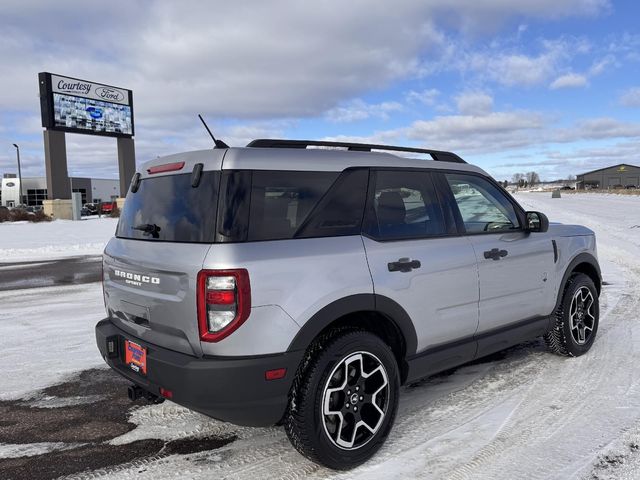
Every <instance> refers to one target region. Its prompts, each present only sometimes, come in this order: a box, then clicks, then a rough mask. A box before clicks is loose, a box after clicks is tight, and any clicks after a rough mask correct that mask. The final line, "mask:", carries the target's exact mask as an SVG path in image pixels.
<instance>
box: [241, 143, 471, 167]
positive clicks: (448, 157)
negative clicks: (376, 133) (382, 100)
mask: <svg viewBox="0 0 640 480" xmlns="http://www.w3.org/2000/svg"><path fill="white" fill-rule="evenodd" d="M310 146H311V147H342V148H346V149H347V150H353V151H357V152H370V151H371V150H386V151H392V152H408V153H425V154H427V155H431V158H432V159H433V160H436V161H439V162H455V163H467V162H465V161H464V160H463V159H462V158H460V157H459V156H458V155H456V154H455V153H452V152H445V151H441V150H427V149H425V148H413V147H397V146H394V145H375V144H372V143H350V142H329V141H323V140H283V139H272V138H260V139H257V140H253V141H252V142H250V143H249V144H248V145H247V147H251V148H300V149H305V148H307V147H310Z"/></svg>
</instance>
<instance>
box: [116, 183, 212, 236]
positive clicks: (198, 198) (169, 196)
mask: <svg viewBox="0 0 640 480" xmlns="http://www.w3.org/2000/svg"><path fill="white" fill-rule="evenodd" d="M219 180H220V173H219V172H211V171H209V172H203V173H202V178H201V179H200V183H199V184H198V186H197V187H195V188H194V187H192V186H191V173H186V174H181V175H166V176H161V177H152V178H146V179H144V180H141V181H140V186H139V188H138V190H137V191H136V192H135V193H134V192H132V191H129V193H128V194H127V200H126V202H125V204H124V208H123V209H122V212H121V214H120V222H119V223H118V230H117V233H116V236H117V237H119V238H129V239H135V240H151V241H160V242H192V243H213V241H214V239H215V224H216V207H217V198H218V183H219Z"/></svg>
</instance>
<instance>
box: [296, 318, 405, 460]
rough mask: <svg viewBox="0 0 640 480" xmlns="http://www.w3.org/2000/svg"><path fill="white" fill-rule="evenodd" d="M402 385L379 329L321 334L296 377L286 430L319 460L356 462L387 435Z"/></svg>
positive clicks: (304, 452)
mask: <svg viewBox="0 0 640 480" xmlns="http://www.w3.org/2000/svg"><path fill="white" fill-rule="evenodd" d="M399 385H400V378H399V374H398V366H397V362H396V359H395V356H394V355H393V352H392V351H391V349H390V348H389V346H388V345H387V344H385V343H384V342H383V341H382V340H381V339H380V338H379V337H377V336H376V335H374V334H372V333H369V332H366V331H361V330H346V331H345V330H342V331H333V332H330V333H329V334H327V335H323V336H322V337H321V338H319V339H318V340H317V341H316V342H314V344H313V345H312V346H311V347H310V348H309V350H308V352H307V355H306V357H305V360H303V364H302V365H301V367H300V369H299V370H298V373H297V376H296V379H295V380H294V383H293V387H292V389H291V393H290V396H289V408H288V410H287V413H286V414H285V419H284V427H285V431H286V432H287V436H288V437H289V440H290V441H291V443H292V445H293V446H294V447H295V448H296V449H297V450H298V451H299V452H300V453H301V454H302V455H304V456H305V457H307V458H309V459H310V460H312V461H314V462H316V463H320V464H322V465H325V466H327V467H329V468H332V469H335V470H348V469H351V468H354V467H356V466H358V465H360V464H361V463H363V462H365V461H367V460H368V459H369V458H371V457H372V456H373V454H374V453H375V452H376V451H377V450H378V449H379V448H380V447H381V446H382V444H383V443H384V442H385V440H386V438H387V436H388V435H389V432H390V431H391V427H392V426H393V422H394V420H395V416H396V411H397V408H398V392H399ZM362 422H364V423H362Z"/></svg>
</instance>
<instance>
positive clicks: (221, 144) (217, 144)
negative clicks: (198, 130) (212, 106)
mask: <svg viewBox="0 0 640 480" xmlns="http://www.w3.org/2000/svg"><path fill="white" fill-rule="evenodd" d="M198 118H199V119H200V121H201V122H202V124H203V125H204V128H206V129H207V132H209V135H210V136H211V138H212V139H213V144H214V145H215V148H229V145H227V144H226V143H224V142H223V141H222V140H218V139H216V137H214V136H213V133H211V130H210V129H209V126H208V125H207V122H205V121H204V118H202V115H200V114H198Z"/></svg>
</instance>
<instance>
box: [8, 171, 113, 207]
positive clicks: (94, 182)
mask: <svg viewBox="0 0 640 480" xmlns="http://www.w3.org/2000/svg"><path fill="white" fill-rule="evenodd" d="M69 180H70V183H71V189H72V190H73V191H74V192H79V193H80V194H82V204H83V205H84V204H85V203H99V202H109V201H112V200H115V199H116V198H118V197H119V193H120V186H119V183H118V180H111V179H104V178H86V177H69ZM22 197H23V199H22V200H23V201H22V202H20V201H19V200H20V181H19V180H18V178H17V175H15V174H11V173H7V174H5V175H4V176H3V178H2V184H1V186H0V205H2V206H5V207H13V206H16V205H20V204H21V203H23V204H25V205H29V206H34V207H35V206H39V205H42V201H43V200H46V199H47V179H46V178H45V177H22Z"/></svg>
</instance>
